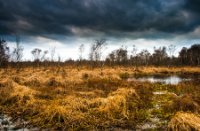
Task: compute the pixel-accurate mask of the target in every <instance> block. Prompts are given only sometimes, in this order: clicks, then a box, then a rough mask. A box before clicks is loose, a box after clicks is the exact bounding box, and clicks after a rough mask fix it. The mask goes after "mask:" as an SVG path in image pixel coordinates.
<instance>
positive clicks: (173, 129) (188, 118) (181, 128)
mask: <svg viewBox="0 0 200 131" xmlns="http://www.w3.org/2000/svg"><path fill="white" fill-rule="evenodd" d="M168 131H200V117H199V116H197V115H195V114H192V113H184V112H178V113H177V114H176V115H175V116H174V117H173V118H172V119H171V121H170V122H169V124H168Z"/></svg>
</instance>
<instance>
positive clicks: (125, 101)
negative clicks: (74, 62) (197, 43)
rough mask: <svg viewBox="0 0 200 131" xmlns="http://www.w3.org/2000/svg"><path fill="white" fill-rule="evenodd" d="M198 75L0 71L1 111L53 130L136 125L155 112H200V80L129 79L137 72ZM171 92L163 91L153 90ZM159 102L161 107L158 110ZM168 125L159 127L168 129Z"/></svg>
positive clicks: (187, 70) (184, 70) (193, 70)
mask: <svg viewBox="0 0 200 131" xmlns="http://www.w3.org/2000/svg"><path fill="white" fill-rule="evenodd" d="M155 73H158V74H199V73H200V68H198V67H181V68H178V67H171V68H167V67H159V68H156V67H140V68H128V67H114V68H110V67H106V68H104V69H102V68H94V69H91V68H89V67H78V68H74V67H70V66H67V67H48V68H45V67H39V68H22V69H20V70H15V69H6V70H5V69H1V70H0V94H1V95H0V111H1V112H2V113H4V114H7V115H9V116H12V118H13V120H17V119H18V118H22V119H24V120H25V121H27V122H28V123H27V126H36V127H39V128H48V129H71V130H80V129H91V130H94V129H114V128H117V129H135V128H136V127H137V125H138V124H143V123H146V122H148V121H149V120H150V118H151V117H152V116H153V115H154V116H155V115H156V116H157V117H159V118H160V119H161V120H165V121H167V122H168V121H169V120H170V119H171V118H172V117H173V116H174V115H175V113H176V112H179V111H185V112H192V113H196V114H198V113H199V108H198V107H199V105H200V101H199V100H200V98H199V96H200V88H199V84H200V83H199V82H197V81H195V82H184V83H180V84H178V85H164V84H161V83H160V84H159V83H158V84H152V83H148V82H144V83H141V82H128V81H127V80H126V78H128V77H131V76H132V75H134V74H155ZM157 91H166V92H167V93H165V94H164V95H154V92H157ZM158 104H159V108H158V109H154V106H155V105H158ZM166 126H167V123H163V125H158V127H159V128H160V127H166Z"/></svg>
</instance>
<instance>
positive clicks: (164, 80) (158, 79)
mask: <svg viewBox="0 0 200 131" xmlns="http://www.w3.org/2000/svg"><path fill="white" fill-rule="evenodd" d="M190 80H191V78H183V77H179V76H167V77H156V76H143V77H137V78H129V79H128V81H141V82H145V81H148V82H151V83H158V82H159V83H164V84H171V85H176V84H178V83H180V82H182V81H190Z"/></svg>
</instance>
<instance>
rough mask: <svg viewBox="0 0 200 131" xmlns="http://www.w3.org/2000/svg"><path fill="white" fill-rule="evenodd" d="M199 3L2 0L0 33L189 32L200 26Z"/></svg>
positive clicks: (187, 0)
mask: <svg viewBox="0 0 200 131" xmlns="http://www.w3.org/2000/svg"><path fill="white" fill-rule="evenodd" d="M199 7H200V2H199V0H176V1H175V0H0V34H8V35H9V34H14V33H18V34H24V35H30V36H39V35H40V36H47V37H48V36H53V35H66V36H72V35H79V34H80V33H81V32H83V35H84V31H85V32H87V33H88V30H89V34H88V35H90V34H91V35H92V34H93V33H94V34H95V33H96V34H98V32H103V33H104V34H106V35H113V36H114V35H115V34H119V33H120V32H122V33H123V32H139V33H141V32H146V31H152V32H165V33H175V34H176V33H187V32H190V31H192V30H194V29H195V28H197V27H198V26H199V16H198V14H199V13H200V8H199ZM87 33H85V34H87Z"/></svg>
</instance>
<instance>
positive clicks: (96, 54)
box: [89, 39, 106, 61]
mask: <svg viewBox="0 0 200 131" xmlns="http://www.w3.org/2000/svg"><path fill="white" fill-rule="evenodd" d="M105 46H106V39H100V40H95V43H94V44H93V45H92V46H91V52H90V54H89V57H90V60H91V61H100V60H101V57H102V50H103V48H104V47H105Z"/></svg>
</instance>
